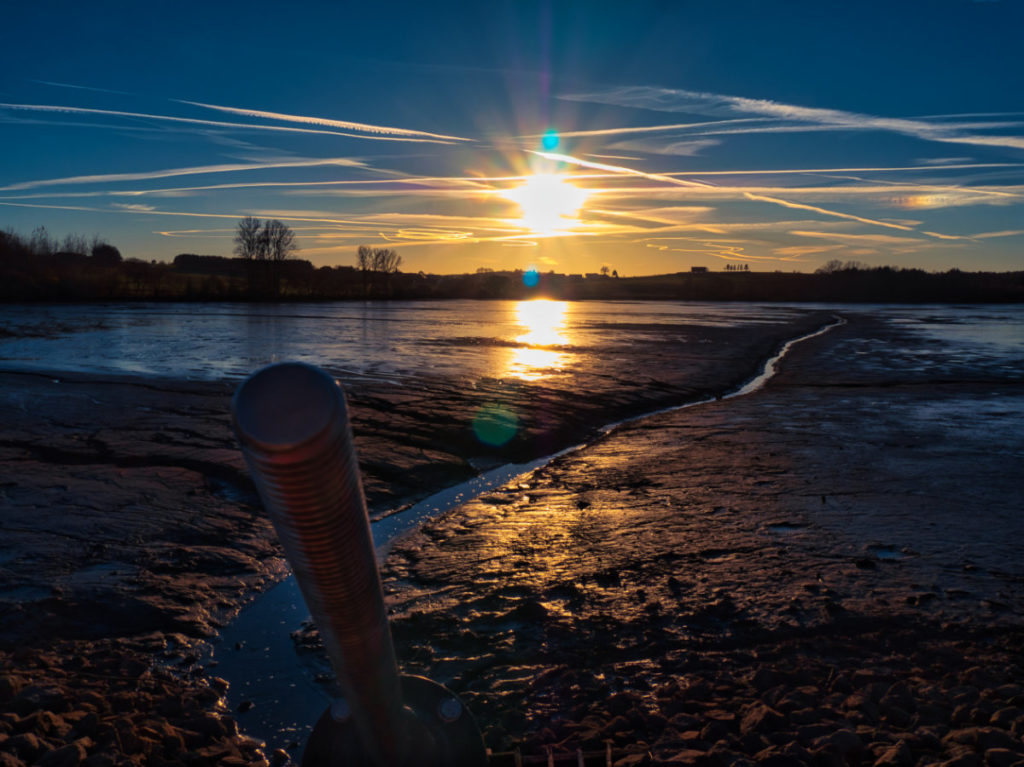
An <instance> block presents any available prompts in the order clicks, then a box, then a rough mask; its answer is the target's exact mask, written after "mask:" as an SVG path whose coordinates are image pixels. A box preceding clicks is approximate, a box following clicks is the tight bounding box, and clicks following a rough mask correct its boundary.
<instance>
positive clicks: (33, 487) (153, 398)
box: [0, 313, 827, 767]
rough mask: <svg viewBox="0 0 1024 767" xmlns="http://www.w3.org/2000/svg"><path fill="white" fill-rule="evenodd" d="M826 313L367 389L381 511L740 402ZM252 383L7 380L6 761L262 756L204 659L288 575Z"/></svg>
mask: <svg viewBox="0 0 1024 767" xmlns="http://www.w3.org/2000/svg"><path fill="white" fill-rule="evenodd" d="M825 321H827V317H826V316H824V315H820V314H814V313H808V314H806V315H804V316H802V317H801V318H799V319H798V320H796V321H794V322H792V323H787V324H775V325H758V326H754V327H744V328H731V329H730V328H695V327H675V328H665V327H663V326H652V328H651V333H650V339H649V341H648V342H645V343H641V344H636V345H634V347H631V348H629V349H613V350H609V349H606V350H603V352H602V353H601V354H597V351H598V350H593V351H594V354H595V356H594V361H593V364H591V367H590V370H589V371H588V374H587V375H584V374H583V373H582V372H579V373H569V374H566V375H563V376H560V377H553V379H552V380H546V381H544V382H536V381H515V382H510V381H506V380H502V381H498V380H484V381H477V382H472V383H469V384H465V385H461V384H459V382H454V383H453V382H450V381H447V382H445V381H441V380H433V379H429V378H426V377H425V378H423V379H421V380H417V381H414V382H411V383H410V384H409V385H407V386H404V387H402V388H397V389H396V388H394V387H383V386H380V385H378V386H376V387H371V386H363V387H360V388H354V389H352V390H351V391H350V401H351V403H352V411H353V420H354V426H355V430H356V435H357V436H356V442H357V447H358V449H359V450H360V458H361V463H362V465H363V469H364V476H365V479H366V486H367V491H368V497H369V500H370V503H371V506H372V507H373V509H374V510H375V511H376V512H379V513H383V512H386V511H387V510H389V509H393V508H400V507H402V506H403V505H406V504H408V503H411V502H412V501H413V500H415V499H416V498H420V497H424V496H426V495H428V494H429V493H430V492H432V491H434V490H436V489H438V488H439V487H441V486H444V485H447V484H450V483H452V482H455V481H459V480H461V479H464V478H465V477H467V476H470V475H471V474H472V473H474V471H475V469H476V468H479V467H480V466H487V465H493V464H495V463H501V462H503V461H506V460H509V459H521V458H523V457H527V456H534V455H538V454H542V453H544V452H547V451H551V450H556V449H558V448H560V447H564V446H565V445H567V444H572V443H575V442H578V441H581V440H583V439H585V438H586V437H587V436H588V435H591V434H593V432H594V430H595V429H596V428H597V427H598V426H599V425H601V424H603V423H606V422H608V421H611V420H615V419H616V418H621V417H623V416H627V415H632V414H636V413H639V412H643V411H645V410H648V409H651V408H655V407H660V406H664V405H667V404H674V403H677V402H680V401H683V400H685V399H690V398H695V397H700V396H706V395H708V394H711V395H713V394H716V393H720V392H723V391H727V390H728V389H730V388H732V387H734V386H736V385H738V384H739V383H741V382H742V381H743V380H745V379H746V378H747V377H749V376H750V375H751V374H752V373H753V372H754V371H755V370H756V367H757V364H758V362H759V361H760V360H762V359H763V358H765V357H767V356H768V355H770V354H771V352H772V351H774V350H775V349H777V348H778V347H779V346H780V345H781V343H782V342H783V341H784V340H785V339H787V338H790V337H792V336H794V335H798V334H800V333H803V332H806V331H808V330H810V329H813V328H815V327H818V326H819V325H821V324H823V322H825ZM624 370H625V371H628V372H627V373H625V374H624V373H623V371H624ZM233 388H234V386H233V385H232V384H229V383H216V382H215V383H198V382H179V381H159V380H141V379H128V378H121V379H103V378H101V377H97V376H86V375H61V374H55V375H40V374H19V373H0V416H2V421H3V424H4V427H3V433H2V435H0V459H2V460H3V474H2V476H0V493H2V498H3V506H2V514H0V532H2V536H0V576H2V586H0V652H2V653H3V654H2V657H0V707H2V710H3V712H4V713H0V758H2V759H3V760H4V762H3V764H4V765H5V767H7V766H10V767H16V765H18V764H22V763H24V764H30V763H35V762H37V761H39V762H40V763H46V764H50V763H54V764H65V763H67V764H78V763H80V762H83V761H84V762H87V763H89V764H91V765H92V764H95V765H105V764H122V763H125V764H126V763H127V762H128V761H132V762H138V761H140V760H142V759H147V760H150V761H154V763H155V761H156V760H165V761H168V762H170V763H174V762H187V763H190V764H207V763H208V764H212V763H215V762H221V763H224V764H237V763H244V762H259V761H260V760H262V759H263V758H264V757H263V755H261V754H260V753H258V752H257V750H256V746H255V745H254V744H253V743H252V742H251V741H249V740H247V739H246V738H245V737H244V735H241V734H239V733H237V726H236V725H235V723H234V721H233V719H232V718H231V716H230V712H227V711H225V710H224V709H223V704H222V702H221V700H220V695H219V690H218V685H221V684H222V683H221V682H218V681H217V680H216V679H215V678H214V677H215V675H216V670H215V669H214V668H210V667H209V666H204V665H203V664H202V663H200V662H199V658H198V656H197V655H196V654H195V653H194V652H193V650H194V647H195V643H196V642H197V641H198V640H199V639H200V638H203V637H210V636H212V635H213V634H214V633H215V631H216V628H217V626H218V625H222V624H223V622H224V621H225V620H227V619H229V617H230V616H231V615H232V614H234V612H235V611H237V609H238V607H239V606H240V605H241V604H243V603H244V602H245V601H247V600H248V599H250V598H251V596H252V595H253V593H254V592H256V591H258V590H260V589H262V588H264V587H266V586H267V585H268V584H270V583H272V582H274V581H276V580H278V579H280V578H281V577H282V576H283V574H284V572H285V568H284V563H283V561H282V560H281V558H280V556H279V550H278V548H277V545H276V542H275V541H274V538H273V535H272V531H271V530H270V528H269V524H268V523H267V522H266V520H265V518H264V516H263V514H262V512H261V511H260V509H259V506H258V502H257V500H256V498H255V496H254V494H253V491H252V485H251V483H250V481H249V480H248V478H247V477H246V475H245V473H244V471H243V467H242V461H241V456H240V454H239V453H238V451H237V449H236V447H235V442H234V438H233V436H232V434H231V431H230V423H229V416H228V403H229V399H230V395H231V393H232V391H233ZM495 403H497V404H498V405H500V406H501V407H502V408H504V409H505V410H506V411H508V412H511V413H513V414H514V415H515V432H514V434H513V435H512V437H511V438H510V439H509V440H508V441H507V442H505V443H504V444H502V445H488V444H485V443H481V442H480V440H479V439H478V438H477V436H476V432H475V431H474V429H473V420H474V417H475V414H477V413H478V412H479V411H480V410H481V409H482V408H486V407H488V406H490V405H493V404H495ZM108 693H110V694H111V695H112V697H109V696H108ZM114 693H116V694H114ZM97 696H99V697H101V698H103V697H106V699H105V700H104V702H102V703H101V702H100V701H98V700H97ZM171 698H173V699H175V700H177V701H178V703H177V704H173V703H169V702H167V700H168V699H171ZM54 717H57V719H54ZM197 717H199V718H201V719H203V720H204V721H206V722H207V723H206V724H205V725H203V726H200V725H199V724H198V723H197V721H194V720H196V718H197ZM58 719H59V721H58ZM214 720H216V722H217V723H216V724H215V723H214ZM81 721H85V722H86V724H85V725H84V727H80V726H78V725H79V724H80V722H81ZM161 723H162V724H161ZM93 725H95V727H93ZM111 728H113V729H111ZM204 728H205V729H204ZM115 731H116V733H115ZM140 733H142V735H140ZM154 733H155V734H154ZM197 733H198V735H197ZM225 749H226V750H225ZM286 757H287V755H286V754H278V755H277V757H276V758H277V759H278V760H283V759H285V758H286Z"/></svg>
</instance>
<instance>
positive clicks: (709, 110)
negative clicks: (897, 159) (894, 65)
mask: <svg viewBox="0 0 1024 767" xmlns="http://www.w3.org/2000/svg"><path fill="white" fill-rule="evenodd" d="M561 98H563V99H566V100H570V101H585V102H592V103H599V104H614V105H616V106H623V107H634V108H638V109H649V110H654V111H659V112H682V113H689V114H701V115H707V116H711V117H725V118H735V117H739V116H741V115H758V116H760V117H765V118H771V119H773V120H775V121H778V122H781V121H788V122H791V123H795V124H794V125H778V124H776V125H771V124H769V125H764V126H756V127H748V128H733V127H725V128H715V127H711V128H701V129H700V130H707V131H710V132H717V131H722V132H730V133H735V132H740V131H742V132H777V131H791V130H803V129H805V128H806V126H817V127H820V128H825V129H844V130H879V131H888V132H891V133H898V134H901V135H905V136H913V137H915V138H918V139H922V140H925V141H936V142H940V143H951V144H966V145H974V146H991V147H1003V148H1012V149H1024V137H1022V136H1007V135H1001V136H997V135H984V134H977V133H969V132H966V131H967V130H968V129H970V128H974V129H979V128H982V127H1005V124H1004V123H993V124H984V125H973V126H971V125H958V124H951V123H940V122H930V121H928V120H924V119H912V118H899V117H880V116H877V115H869V114H862V113H859V112H848V111H845V110H841V109H826V108H821V107H805V106H799V105H797V104H785V103H781V102H778V101H772V100H769V99H752V98H745V97H742V96H730V95H726V94H721V93H705V92H700V91H690V90H681V89H671V88H656V87H650V86H623V87H618V88H611V89H608V90H605V91H598V92H592V93H574V94H565V95H563V96H562V97H561Z"/></svg>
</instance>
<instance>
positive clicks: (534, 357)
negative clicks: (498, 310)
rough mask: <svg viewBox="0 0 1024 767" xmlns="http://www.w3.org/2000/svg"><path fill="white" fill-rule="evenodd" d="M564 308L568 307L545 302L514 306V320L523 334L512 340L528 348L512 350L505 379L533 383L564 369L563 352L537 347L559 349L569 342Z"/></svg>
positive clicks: (543, 300)
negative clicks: (552, 372) (518, 379)
mask: <svg viewBox="0 0 1024 767" xmlns="http://www.w3.org/2000/svg"><path fill="white" fill-rule="evenodd" d="M568 308H569V304H568V303H566V302H565V301H549V300H547V299H536V300H533V301H520V302H519V303H518V304H516V319H517V320H518V322H519V325H520V327H521V328H522V330H523V331H524V332H523V333H522V334H521V335H518V336H516V339H515V340H516V342H517V343H521V344H528V346H526V347H523V348H520V349H513V350H512V358H511V359H510V360H509V364H508V372H507V375H509V376H512V377H514V378H521V379H523V380H525V381H536V380H537V379H540V378H543V377H544V376H545V375H549V374H550V371H552V370H560V369H561V368H562V367H563V366H564V365H565V361H566V355H565V353H564V352H562V351H560V350H558V349H541V348H537V347H542V346H562V345H565V344H567V343H568V342H569V339H568V337H567V335H566V326H565V314H566V310H567V309H568Z"/></svg>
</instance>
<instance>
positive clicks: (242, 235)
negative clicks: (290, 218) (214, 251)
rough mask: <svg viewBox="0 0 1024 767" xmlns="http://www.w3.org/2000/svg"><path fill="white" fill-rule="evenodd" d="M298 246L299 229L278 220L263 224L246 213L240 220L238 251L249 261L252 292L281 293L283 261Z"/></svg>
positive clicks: (236, 248) (248, 274)
mask: <svg viewBox="0 0 1024 767" xmlns="http://www.w3.org/2000/svg"><path fill="white" fill-rule="evenodd" d="M297 249H298V245H297V244H296V242H295V232H293V231H292V230H291V229H290V228H289V227H288V226H286V225H285V224H282V223H281V222H280V221H278V220H277V219H273V220H270V221H267V222H266V223H263V222H262V221H260V220H259V219H258V218H254V217H252V216H246V217H245V218H243V219H242V220H241V221H239V222H238V229H237V230H236V232H235V253H236V254H237V255H239V256H241V257H242V258H243V259H245V261H246V262H247V265H248V269H247V270H246V276H247V278H248V280H249V292H250V293H269V294H270V295H271V296H273V297H275V298H276V297H277V296H278V295H279V294H280V292H281V262H283V261H284V260H285V259H287V258H288V257H289V256H290V255H291V254H292V253H293V252H295V251H296V250H297ZM260 278H262V279H260ZM260 283H262V284H260Z"/></svg>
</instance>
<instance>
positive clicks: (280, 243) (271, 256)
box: [263, 219, 298, 298]
mask: <svg viewBox="0 0 1024 767" xmlns="http://www.w3.org/2000/svg"><path fill="white" fill-rule="evenodd" d="M263 240H264V247H265V252H266V258H267V261H268V262H269V271H270V292H271V294H272V295H273V296H274V297H275V298H276V297H277V296H279V295H280V294H281V262H282V261H284V260H285V259H287V258H288V256H290V255H291V254H292V253H294V252H295V250H296V249H297V248H298V246H297V245H296V244H295V232H293V231H292V230H291V229H289V228H288V227H287V226H285V225H284V224H282V223H281V222H280V221H278V220H277V219H274V220H272V221H268V222H267V223H265V224H264V225H263Z"/></svg>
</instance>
